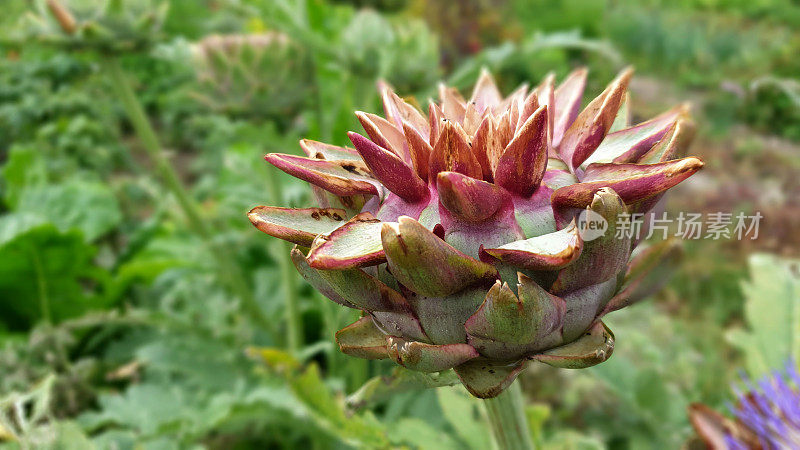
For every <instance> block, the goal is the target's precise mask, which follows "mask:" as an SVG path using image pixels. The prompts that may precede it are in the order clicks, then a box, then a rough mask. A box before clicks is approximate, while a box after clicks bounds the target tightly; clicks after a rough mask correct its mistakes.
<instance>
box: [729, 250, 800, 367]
mask: <svg viewBox="0 0 800 450" xmlns="http://www.w3.org/2000/svg"><path fill="white" fill-rule="evenodd" d="M748 264H749V268H750V280H749V281H747V282H745V283H743V284H742V290H743V291H744V294H745V298H746V300H745V306H744V316H745V321H746V322H747V330H738V331H737V330H731V331H730V332H729V333H728V335H727V337H728V340H729V341H730V342H731V343H732V344H733V345H734V346H736V347H738V348H739V349H740V350H741V351H742V352H744V355H745V359H746V367H747V371H748V373H749V375H750V376H751V377H752V378H754V379H758V378H760V377H761V376H763V375H765V374H767V373H770V372H771V371H773V370H775V369H776V368H779V367H783V365H784V364H785V363H786V361H787V360H789V359H790V358H794V360H795V361H797V360H800V277H798V276H797V272H796V271H797V268H798V264H800V263H798V262H797V261H790V260H782V259H780V258H779V257H777V256H773V255H767V254H755V255H752V256H751V257H750V260H749V263H748ZM792 265H793V266H794V270H795V272H794V273H793V272H792V270H793V268H792Z"/></svg>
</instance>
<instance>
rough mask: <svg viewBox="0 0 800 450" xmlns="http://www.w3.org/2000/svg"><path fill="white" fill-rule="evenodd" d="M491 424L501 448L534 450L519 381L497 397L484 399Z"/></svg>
mask: <svg viewBox="0 0 800 450" xmlns="http://www.w3.org/2000/svg"><path fill="white" fill-rule="evenodd" d="M483 403H484V405H485V406H486V412H487V414H488V416H489V426H490V427H491V429H492V434H493V435H494V440H495V442H496V443H497V447H498V448H499V449H500V450H532V449H533V448H534V447H533V441H532V440H531V432H530V429H529V427H528V419H527V417H526V416H525V409H524V404H523V403H524V401H523V396H522V389H520V385H519V382H518V381H514V382H513V383H511V386H509V387H508V388H507V389H506V390H505V391H503V392H502V393H500V395H498V396H497V397H495V398H489V399H486V400H484V401H483Z"/></svg>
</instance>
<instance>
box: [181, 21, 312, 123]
mask: <svg viewBox="0 0 800 450" xmlns="http://www.w3.org/2000/svg"><path fill="white" fill-rule="evenodd" d="M192 55H193V58H192V64H193V66H194V70H195V73H196V79H197V84H198V86H197V88H196V89H195V90H194V92H192V95H193V97H194V98H196V99H197V100H198V101H200V102H201V103H202V104H203V105H205V106H206V107H208V108H209V109H211V110H213V111H216V112H220V113H225V114H230V115H235V116H247V117H268V118H273V119H276V120H287V119H291V118H292V117H294V116H296V115H297V114H298V113H299V112H300V110H301V109H302V107H303V105H304V101H305V100H304V99H306V98H308V95H307V92H306V91H307V89H308V86H309V85H310V82H309V81H310V80H309V73H308V70H307V66H306V65H305V64H304V61H305V60H306V58H307V55H306V54H305V52H304V50H303V48H302V47H300V46H299V45H297V44H296V43H295V42H293V41H292V40H291V39H289V37H288V36H286V35H285V34H283V33H279V32H266V33H260V34H232V35H211V36H208V37H206V38H204V39H202V40H201V41H199V42H197V43H195V44H194V45H193V46H192ZM261 74H269V76H267V77H265V76H261Z"/></svg>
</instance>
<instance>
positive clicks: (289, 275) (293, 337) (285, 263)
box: [267, 167, 303, 353]
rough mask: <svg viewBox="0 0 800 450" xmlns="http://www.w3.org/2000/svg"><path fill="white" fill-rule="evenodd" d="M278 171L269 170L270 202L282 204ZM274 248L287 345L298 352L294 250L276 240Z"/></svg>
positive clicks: (300, 340)
mask: <svg viewBox="0 0 800 450" xmlns="http://www.w3.org/2000/svg"><path fill="white" fill-rule="evenodd" d="M276 171H277V169H275V168H272V167H271V168H270V170H268V171H267V174H268V175H267V177H268V178H269V179H268V182H269V189H270V194H271V195H270V197H271V198H270V204H272V205H281V204H283V199H282V198H281V186H280V181H279V179H278V176H277V174H276V173H275V172H276ZM273 249H274V255H273V256H274V257H275V260H276V261H277V263H278V268H279V269H280V274H281V275H280V283H281V286H282V288H283V300H284V302H285V307H284V310H285V314H286V320H285V322H286V347H287V348H288V349H289V351H290V352H292V353H297V352H298V351H299V350H300V347H301V346H302V345H303V322H302V319H301V317H300V310H299V305H298V300H299V298H298V296H297V273H296V272H295V270H294V267H292V263H291V262H290V260H289V252H291V250H292V245H291V244H289V243H287V242H283V241H276V242H275V243H274V244H273Z"/></svg>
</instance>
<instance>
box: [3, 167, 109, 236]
mask: <svg viewBox="0 0 800 450" xmlns="http://www.w3.org/2000/svg"><path fill="white" fill-rule="evenodd" d="M16 211H17V212H22V213H27V214H32V215H35V216H38V217H41V219H42V221H46V222H51V223H53V224H54V225H56V226H57V227H58V228H59V229H60V230H63V231H68V230H70V229H73V228H77V229H79V230H81V232H83V235H84V236H85V238H86V240H87V241H93V240H95V239H97V238H98V237H100V236H102V235H104V234H106V233H108V232H109V231H111V230H112V229H114V228H115V227H116V226H117V225H119V223H120V222H121V221H122V213H121V212H120V209H119V205H118V204H117V199H116V198H115V197H114V194H113V193H112V192H111V190H110V189H109V188H108V187H106V186H105V185H104V184H102V183H100V182H93V181H82V180H78V179H71V180H68V181H66V182H64V183H59V184H57V185H55V184H52V185H42V186H35V187H29V188H26V189H24V190H22V192H21V193H19V199H18V202H17V208H16Z"/></svg>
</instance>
